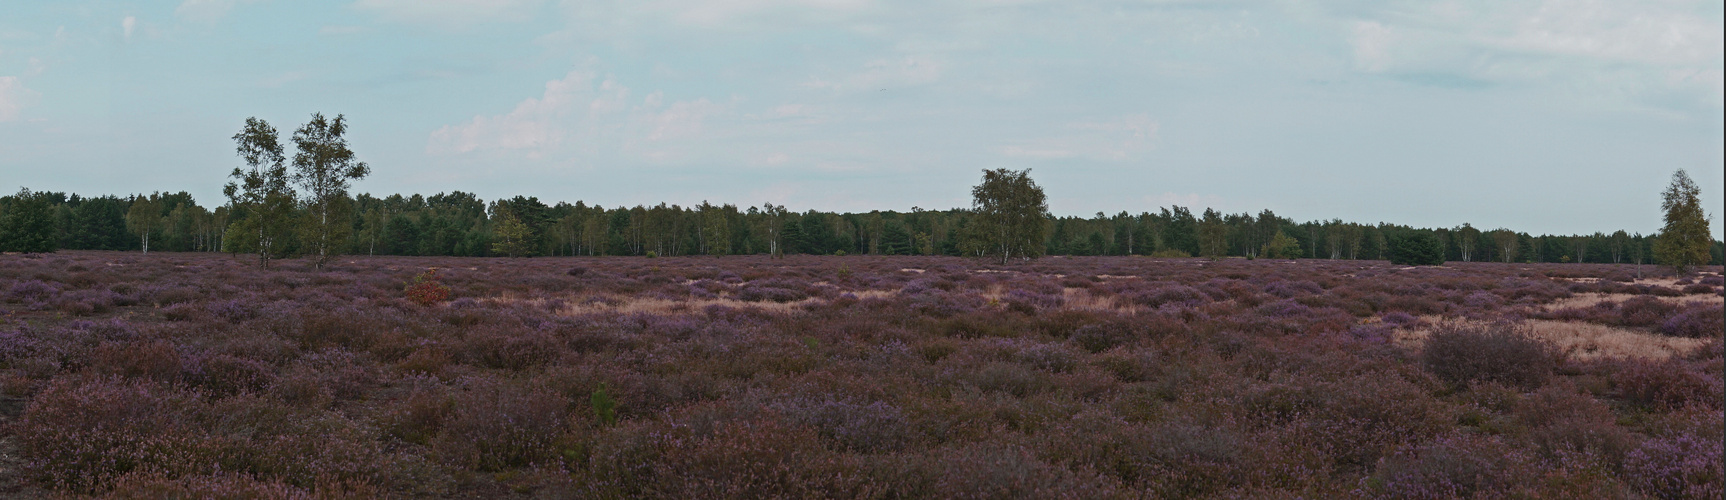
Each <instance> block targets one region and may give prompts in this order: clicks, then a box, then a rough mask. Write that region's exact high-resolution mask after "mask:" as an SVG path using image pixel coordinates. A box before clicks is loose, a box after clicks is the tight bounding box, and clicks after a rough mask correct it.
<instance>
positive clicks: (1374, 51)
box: [1352, 21, 1391, 71]
mask: <svg viewBox="0 0 1726 500" xmlns="http://www.w3.org/2000/svg"><path fill="white" fill-rule="evenodd" d="M1352 41H1353V42H1354V62H1355V66H1356V67H1359V68H1361V69H1364V70H1367V71H1379V70H1383V69H1384V68H1385V66H1386V65H1387V64H1388V63H1389V62H1390V47H1389V45H1390V42H1391V32H1390V28H1387V27H1385V26H1384V25H1383V24H1379V23H1377V22H1375V21H1361V22H1358V23H1355V25H1354V39H1353V40H1352Z"/></svg>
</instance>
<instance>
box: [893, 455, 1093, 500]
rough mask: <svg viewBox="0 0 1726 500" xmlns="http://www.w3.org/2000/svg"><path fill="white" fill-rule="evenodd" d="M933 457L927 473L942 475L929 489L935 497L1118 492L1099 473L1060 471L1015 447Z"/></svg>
mask: <svg viewBox="0 0 1726 500" xmlns="http://www.w3.org/2000/svg"><path fill="white" fill-rule="evenodd" d="M932 458H933V459H934V462H935V463H933V464H929V466H925V468H926V469H927V470H930V471H932V472H935V473H936V475H935V476H934V477H933V478H932V481H930V483H931V484H929V485H928V495H929V496H932V497H935V498H955V499H958V498H1102V497H1107V496H1111V495H1113V494H1115V493H1116V488H1117V486H1116V485H1114V484H1111V483H1110V482H1106V481H1099V480H1098V479H1099V478H1098V477H1097V475H1096V474H1095V473H1094V472H1089V471H1072V470H1068V469H1066V468H1064V467H1057V466H1055V465H1052V464H1049V463H1047V462H1043V461H1041V460H1038V459H1037V457H1036V456H1035V455H1034V454H1032V453H1031V451H1030V450H1027V449H1025V448H1023V447H1019V446H1013V445H1003V444H997V443H975V444H968V445H962V446H958V447H954V448H947V449H945V450H942V451H940V452H938V453H936V454H935V455H934V457H932Z"/></svg>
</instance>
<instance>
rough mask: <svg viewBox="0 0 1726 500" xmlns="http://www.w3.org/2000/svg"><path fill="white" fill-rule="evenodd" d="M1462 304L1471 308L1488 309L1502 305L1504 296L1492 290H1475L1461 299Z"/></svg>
mask: <svg viewBox="0 0 1726 500" xmlns="http://www.w3.org/2000/svg"><path fill="white" fill-rule="evenodd" d="M1462 304H1463V305H1466V306H1468V307H1473V308H1479V309H1489V308H1494V307H1498V306H1500V305H1503V304H1504V298H1503V297H1499V296H1498V294H1495V293H1492V292H1486V291H1477V292H1474V293H1470V294H1468V297H1467V298H1464V299H1463V301H1462Z"/></svg>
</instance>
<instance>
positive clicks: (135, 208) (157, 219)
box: [126, 193, 164, 254]
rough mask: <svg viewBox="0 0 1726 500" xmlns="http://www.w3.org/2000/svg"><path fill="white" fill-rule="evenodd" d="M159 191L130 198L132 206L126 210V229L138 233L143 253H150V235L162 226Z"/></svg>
mask: <svg viewBox="0 0 1726 500" xmlns="http://www.w3.org/2000/svg"><path fill="white" fill-rule="evenodd" d="M163 219H164V218H163V217H162V195H161V193H155V194H151V195H150V196H147V197H146V196H144V195H138V196H135V197H133V198H132V208H131V209H130V210H127V211H126V229H128V230H131V231H132V233H133V234H136V235H138V237H139V241H140V244H141V245H142V248H143V249H144V253H146V254H148V253H150V236H151V235H153V234H155V233H156V231H158V230H160V229H161V228H162V224H163V222H164V220H163Z"/></svg>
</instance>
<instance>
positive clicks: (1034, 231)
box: [0, 114, 1726, 267]
mask: <svg viewBox="0 0 1726 500" xmlns="http://www.w3.org/2000/svg"><path fill="white" fill-rule="evenodd" d="M346 130H347V122H346V119H345V118H344V117H342V116H339V115H338V116H337V117H336V118H335V119H333V120H331V119H326V118H325V117H324V116H322V115H319V114H314V115H313V116H312V119H311V121H309V122H307V123H306V124H305V125H303V126H302V127H300V128H299V129H297V130H296V131H295V132H294V134H293V135H292V137H291V141H290V142H291V143H292V144H293V145H294V147H295V149H296V152H295V154H293V155H292V156H291V157H290V156H289V155H288V154H287V151H286V147H285V145H284V144H283V143H282V142H281V141H280V139H279V137H278V136H279V134H278V132H277V130H276V129H275V128H274V127H272V126H270V125H269V124H268V123H267V122H264V121H263V120H258V119H256V118H252V119H248V120H247V121H246V124H245V126H244V128H242V130H241V131H240V132H239V133H237V134H235V135H234V136H233V139H234V141H235V151H236V154H237V155H238V156H239V157H240V159H241V160H242V163H243V164H244V166H242V167H239V168H235V169H234V170H233V171H232V172H231V173H230V174H229V179H230V182H229V183H228V184H227V185H226V186H225V188H224V195H225V196H226V197H227V200H226V203H223V204H220V205H217V206H214V207H205V206H202V205H199V204H198V203H197V202H196V201H195V200H194V199H193V198H192V196H191V195H190V194H188V193H186V192H179V193H151V194H147V195H146V194H137V195H131V196H125V197H121V196H113V195H106V196H98V197H82V196H79V195H77V194H70V195H68V194H66V193H55V192H37V191H31V190H29V189H23V190H20V191H19V192H18V193H17V194H14V195H11V196H4V197H0V250H4V251H23V252H46V251H53V250H56V249H77V250H140V251H145V252H148V251H151V250H155V251H175V252H224V251H225V252H232V253H246V254H252V255H255V256H256V257H257V258H258V260H259V262H260V264H262V265H265V266H267V265H268V263H269V261H270V260H272V259H277V258H284V257H291V256H308V257H311V258H312V259H313V261H314V264H315V265H316V266H320V267H321V266H322V265H323V264H324V263H325V262H327V261H328V260H329V259H330V257H331V256H333V255H337V254H342V253H350V254H363V255H427V256H443V255H447V256H476V257H481V256H514V257H525V256H542V255H543V256H572V255H586V256H599V255H635V256H680V255H736V254H768V255H775V256H779V255H786V254H815V255H834V254H841V255H843V254H869V255H952V256H985V255H987V256H993V257H999V258H1001V259H1002V260H1003V261H1005V260H1007V259H1009V258H1013V257H1021V258H1029V257H1036V256H1038V255H1076V256H1078V255H1145V256H1158V257H1187V256H1204V257H1212V258H1220V257H1246V258H1316V259H1367V260H1381V259H1391V260H1398V258H1399V256H1405V255H1404V254H1407V253H1408V251H1409V250H1408V249H1409V248H1414V249H1415V250H1416V254H1420V255H1419V258H1418V259H1417V260H1418V261H1429V262H1430V261H1438V262H1442V261H1463V262H1468V261H1491V262H1591V263H1644V262H1653V261H1654V259H1655V255H1656V253H1659V252H1664V253H1665V254H1667V255H1674V252H1675V251H1676V250H1672V249H1670V248H1657V247H1658V246H1659V244H1658V241H1659V238H1657V237H1656V236H1654V235H1642V234H1632V233H1628V232H1626V231H1622V230H1620V231H1615V232H1613V233H1610V234H1608V233H1604V232H1597V233H1594V234H1584V235H1549V234H1542V235H1534V234H1530V233H1527V232H1521V231H1515V230H1511V229H1506V228H1498V229H1490V230H1482V229H1478V228H1475V227H1473V226H1471V225H1469V224H1463V225H1461V226H1457V227H1453V228H1415V227H1410V226H1406V225H1398V224H1389V223H1382V222H1380V223H1375V224H1366V223H1357V222H1345V221H1342V220H1340V219H1332V220H1314V221H1305V222H1296V221H1294V220H1292V219H1289V218H1286V217H1282V216H1280V215H1277V214H1276V213H1274V212H1272V211H1271V210H1263V211H1260V212H1258V213H1257V214H1254V213H1250V212H1245V213H1237V214H1231V213H1224V212H1220V211H1217V210H1214V209H1210V208H1206V209H1204V210H1203V211H1197V212H1195V211H1194V210H1193V209H1191V208H1188V207H1182V206H1170V207H1160V208H1159V209H1158V210H1157V211H1141V212H1139V213H1136V214H1135V213H1131V212H1127V211H1122V212H1118V213H1115V214H1113V215H1110V214H1106V213H1102V212H1098V213H1097V214H1095V215H1094V216H1091V217H1074V216H1063V217H1054V216H1051V215H1049V213H1048V208H1047V205H1046V203H1045V201H1044V196H1043V193H1042V190H1041V188H1038V187H1037V186H1036V185H1035V183H1034V182H1032V181H1031V179H1030V177H1029V171H1028V170H1026V171H1011V170H1005V169H1001V170H994V171H984V178H983V181H982V183H980V184H979V185H978V186H976V187H975V188H974V189H973V193H972V194H973V196H974V198H975V202H974V205H973V207H971V208H969V209H959V208H955V209H948V210H924V209H921V208H916V207H914V208H912V209H911V210H910V211H908V212H899V211H892V210H885V211H883V210H876V211H870V212H867V213H855V212H846V213H841V212H822V211H817V210H807V211H803V212H794V211H791V210H790V209H788V208H787V207H785V206H781V205H774V204H772V203H768V204H764V205H761V206H759V207H756V206H747V207H739V206H737V205H731V204H722V205H714V204H711V203H708V202H705V201H704V202H702V203H701V204H699V205H694V206H687V207H685V206H680V205H676V204H666V203H660V204H657V205H652V206H647V205H637V206H634V207H625V206H617V207H604V206H600V205H597V204H595V205H589V204H587V203H585V202H582V201H576V202H575V203H573V204H572V203H567V202H556V203H551V204H547V203H546V202H543V201H541V200H539V199H538V198H536V197H525V196H516V197H512V198H505V199H497V200H491V201H489V202H488V201H486V200H483V199H481V198H479V197H478V196H476V195H474V194H472V193H466V192H462V191H454V192H449V193H438V194H435V195H431V196H423V195H420V194H413V195H405V196H404V195H400V194H395V195H389V196H385V197H377V196H374V195H371V194H359V195H357V196H355V195H350V194H349V193H348V190H349V188H350V187H351V182H352V181H355V180H359V179H362V178H364V177H365V176H366V175H367V174H368V173H369V172H370V168H369V166H367V165H366V164H365V163H364V162H360V161H358V159H357V158H356V156H355V155H354V153H353V151H352V150H351V149H350V148H349V147H348V144H347V141H346V139H345V138H344V137H343V136H344V134H345V132H346ZM290 165H291V166H292V167H293V168H292V169H291V170H290V169H289V166H290ZM1673 186H1674V187H1672V188H1669V189H1668V192H1667V193H1666V198H1667V200H1668V201H1667V203H1666V206H1664V207H1663V208H1666V210H1667V212H1668V223H1667V226H1666V227H1667V229H1665V231H1666V232H1669V233H1673V232H1674V231H1677V232H1683V233H1684V234H1686V235H1687V236H1685V238H1687V239H1689V240H1699V241H1701V242H1704V244H1702V245H1700V246H1697V247H1696V249H1695V250H1691V256H1690V257H1687V258H1688V259H1690V260H1689V261H1688V262H1692V263H1720V262H1722V261H1723V260H1726V259H1723V258H1722V249H1723V247H1722V243H1721V242H1720V241H1718V240H1713V239H1712V238H1711V237H1710V236H1709V235H1708V234H1707V221H1706V218H1705V217H1706V216H1705V215H1703V214H1702V210H1701V208H1700V204H1699V202H1697V201H1695V200H1696V191H1697V190H1696V188H1695V185H1694V183H1693V182H1690V180H1689V177H1688V176H1687V175H1686V174H1684V173H1683V171H1679V172H1677V173H1676V174H1675V175H1674V184H1673ZM1675 189H1676V190H1679V191H1682V192H1675V191H1673V190H1675ZM1685 190H1687V191H1685ZM1686 196H1687V198H1686ZM1674 200H1676V201H1674ZM1675 203H1676V205H1675ZM1675 210H1676V211H1679V212H1685V211H1689V212H1685V214H1687V215H1682V216H1681V217H1679V218H1678V219H1673V215H1672V214H1673V213H1675V212H1674V211H1675ZM1690 212H1694V213H1690ZM1674 220H1677V221H1678V223H1676V224H1678V225H1674V224H1675V222H1673V221H1674ZM1696 221H1700V222H1696ZM1690 233H1695V234H1690ZM1675 234H1676V233H1675ZM1668 239H1674V238H1668ZM1403 260H1407V259H1403ZM1663 260H1670V259H1663Z"/></svg>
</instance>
